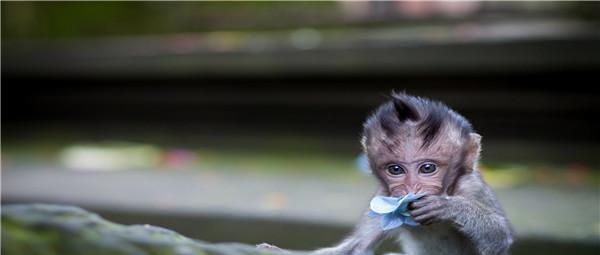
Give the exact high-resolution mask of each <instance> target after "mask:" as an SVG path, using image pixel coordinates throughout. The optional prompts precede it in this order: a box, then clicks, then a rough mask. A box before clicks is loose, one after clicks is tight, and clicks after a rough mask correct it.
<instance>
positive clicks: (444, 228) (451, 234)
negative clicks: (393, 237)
mask: <svg viewBox="0 0 600 255" xmlns="http://www.w3.org/2000/svg"><path fill="white" fill-rule="evenodd" d="M398 239H399V241H400V243H401V244H402V249H403V250H404V253H405V254H407V255H421V254H423V255H425V254H428V255H435V254H444V255H454V254H464V255H468V254H474V252H473V250H472V249H471V245H470V244H469V241H468V240H467V239H466V238H465V237H464V236H463V235H462V234H461V233H460V232H458V231H457V230H455V229H454V228H452V227H451V226H450V225H449V224H445V223H438V224H433V225H430V226H416V227H411V226H406V227H403V228H402V229H401V230H400V234H399V237H398Z"/></svg>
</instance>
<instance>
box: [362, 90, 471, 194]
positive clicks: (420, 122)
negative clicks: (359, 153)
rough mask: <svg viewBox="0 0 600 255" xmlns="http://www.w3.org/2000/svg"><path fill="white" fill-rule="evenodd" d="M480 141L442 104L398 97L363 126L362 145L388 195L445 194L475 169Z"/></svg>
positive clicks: (469, 126)
mask: <svg viewBox="0 0 600 255" xmlns="http://www.w3.org/2000/svg"><path fill="white" fill-rule="evenodd" d="M480 139H481V136H479V135H478V134H476V133H474V132H473V128H472V127H471V124H470V123H469V122H468V121H467V120H466V119H465V118H464V117H462V116H461V115H459V114H458V113H456V112H454V111H453V110H451V109H450V108H448V107H447V106H445V105H444V104H442V103H440V102H436V101H431V100H427V99H424V98H419V97H414V96H409V95H406V94H403V93H394V94H392V96H391V100H390V101H388V102H386V103H384V104H383V105H381V106H380V107H379V108H378V109H377V110H376V111H375V112H374V113H373V114H372V115H371V116H370V117H369V118H368V119H367V121H366V122H365V124H364V131H363V138H362V140H361V143H362V146H363V149H364V151H365V153H366V155H367V157H368V159H369V165H370V167H371V171H372V172H373V173H374V175H375V176H376V177H377V178H378V180H379V181H380V182H381V184H382V186H383V188H384V191H386V192H387V194H388V195H392V196H403V195H406V194H407V193H409V192H413V193H425V194H427V195H441V194H452V192H453V187H454V184H455V183H456V180H457V179H458V178H459V177H460V176H461V175H463V174H466V173H469V172H471V171H474V169H476V164H477V160H478V158H479V150H480Z"/></svg>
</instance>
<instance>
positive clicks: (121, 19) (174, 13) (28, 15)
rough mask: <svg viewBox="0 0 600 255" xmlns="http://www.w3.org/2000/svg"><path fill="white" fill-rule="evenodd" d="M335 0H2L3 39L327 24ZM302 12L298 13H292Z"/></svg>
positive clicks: (336, 14) (335, 10)
mask: <svg viewBox="0 0 600 255" xmlns="http://www.w3.org/2000/svg"><path fill="white" fill-rule="evenodd" d="M336 6H337V4H336V3H335V2H178V3H166V2H5V1H3V2H2V32H3V34H2V35H3V39H5V38H9V39H21V38H56V37H59V38H64V37H66V38H68V37H80V36H82V37H88V36H115V35H140V34H163V33H182V32H200V31H209V30H220V29H278V28H286V27H298V26H307V25H314V24H320V23H327V22H333V21H335V20H338V19H339V18H340V11H339V8H336ZM298 10H302V11H298Z"/></svg>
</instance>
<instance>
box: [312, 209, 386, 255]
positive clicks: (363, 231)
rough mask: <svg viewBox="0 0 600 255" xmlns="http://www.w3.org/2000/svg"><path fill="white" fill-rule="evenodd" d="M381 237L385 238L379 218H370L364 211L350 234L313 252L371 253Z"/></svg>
mask: <svg viewBox="0 0 600 255" xmlns="http://www.w3.org/2000/svg"><path fill="white" fill-rule="evenodd" d="M383 239H385V231H383V230H382V228H381V223H380V220H379V219H378V218H371V217H369V216H368V215H367V213H365V214H364V216H363V218H362V220H361V221H360V222H359V224H357V225H356V227H355V229H354V232H352V234H351V235H350V236H348V237H346V239H344V240H343V241H342V242H341V243H340V244H338V245H336V246H334V247H330V248H323V249H319V250H317V251H315V254H323V255H337V254H339V255H369V254H373V252H374V250H375V249H376V248H377V246H378V245H379V244H380V243H381V241H383Z"/></svg>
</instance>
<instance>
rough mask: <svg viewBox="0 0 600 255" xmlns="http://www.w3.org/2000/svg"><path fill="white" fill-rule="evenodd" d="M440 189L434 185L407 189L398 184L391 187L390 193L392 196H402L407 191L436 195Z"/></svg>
mask: <svg viewBox="0 0 600 255" xmlns="http://www.w3.org/2000/svg"><path fill="white" fill-rule="evenodd" d="M440 191H441V190H439V189H437V188H435V187H424V188H416V189H407V188H406V187H403V186H398V187H395V188H392V191H391V192H390V193H391V195H392V196H394V197H403V196H406V195H407V194H409V193H413V194H424V195H426V196H428V195H436V194H438V193H440Z"/></svg>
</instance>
